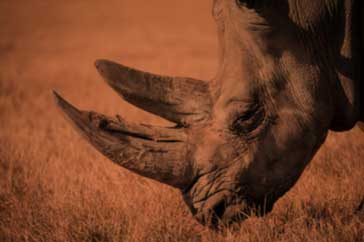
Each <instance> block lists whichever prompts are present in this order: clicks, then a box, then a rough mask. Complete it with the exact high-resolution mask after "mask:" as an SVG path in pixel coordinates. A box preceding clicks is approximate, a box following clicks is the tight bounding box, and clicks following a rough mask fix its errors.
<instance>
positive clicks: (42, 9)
mask: <svg viewBox="0 0 364 242" xmlns="http://www.w3.org/2000/svg"><path fill="white" fill-rule="evenodd" d="M210 5H211V3H210V1H208V0H200V1H198V3H197V2H196V1H192V0H186V1H182V2H181V1H163V0H155V1H141V0H133V1H131V0H123V1H107V2H106V1H105V2H102V1H96V0H92V1H87V2H86V1H62V3H61V1H55V0H50V1H40V0H31V1H6V0H4V1H0V241H4V242H8V241H14V242H18V241H75V242H76V241H77V242H78V241H105V242H111V241H135V242H137V241H150V242H152V241H153V242H157V241H206V242H207V241H208V242H210V241H212V242H215V241H290V242H291V241H292V242H294V241H297V242H298V241H317V242H323V241H338V242H339V241H340V242H360V241H364V214H363V212H361V213H360V212H359V213H356V212H355V211H356V208H357V207H358V205H359V203H360V201H361V199H362V198H363V197H364V178H363V175H364V133H362V132H361V131H360V130H359V129H358V128H355V129H353V130H352V131H350V132H346V133H330V135H329V137H328V139H327V141H326V143H325V145H324V146H323V147H322V148H321V150H320V152H319V153H318V154H317V155H316V157H315V158H314V160H313V161H312V162H311V164H310V165H309V167H308V168H307V169H306V171H305V172H304V174H303V175H302V177H301V179H300V180H299V182H298V183H297V184H296V186H295V187H294V188H293V189H292V190H291V191H290V192H289V193H287V195H286V196H284V197H283V198H282V199H280V200H279V201H278V203H277V204H276V205H275V207H274V210H273V212H272V213H271V214H269V215H268V216H266V217H264V218H256V217H252V218H249V219H248V220H247V221H246V222H245V223H243V224H242V226H241V227H240V228H239V229H235V230H228V229H227V230H226V231H224V232H222V233H220V234H216V233H214V232H211V231H208V230H207V229H206V228H203V227H201V226H199V225H198V224H197V223H196V222H195V220H194V219H193V218H192V216H191V215H190V213H189V211H188V210H187V208H186V206H185V205H184V203H183V201H182V199H181V197H180V194H179V192H178V191H176V190H173V189H172V188H169V187H167V186H164V185H161V184H158V183H156V182H153V181H150V180H147V179H144V178H141V177H138V176H136V175H134V174H131V173H130V172H128V171H126V170H124V169H122V168H120V167H117V166H115V165H113V164H112V163H111V162H110V161H108V160H107V159H106V158H104V157H103V156H102V155H100V154H99V153H97V152H96V151H95V150H94V149H93V148H92V147H90V146H89V145H88V144H86V142H84V140H82V139H81V138H80V136H79V135H78V134H77V133H76V132H74V130H73V129H72V127H71V126H70V125H69V124H68V123H67V122H65V120H64V118H63V117H62V115H61V114H60V112H59V111H58V110H57V109H56V107H55V105H54V102H53V99H52V96H51V90H52V89H56V90H58V91H60V92H61V93H62V94H64V96H65V97H66V98H68V99H69V100H71V101H72V102H74V103H75V104H77V105H78V106H80V107H83V108H84V109H94V110H97V111H99V112H104V113H106V114H110V115H114V114H117V113H118V114H120V115H123V116H125V117H126V119H128V120H130V121H134V122H141V121H143V122H149V123H152V124H166V122H165V121H163V120H160V119H159V118H157V117H155V116H152V115H150V114H147V113H144V112H142V111H140V110H137V109H136V108H134V107H132V106H130V105H128V104H127V103H125V102H123V101H122V100H120V98H119V97H118V96H117V95H116V94H115V93H114V92H113V91H112V90H111V89H110V88H108V87H107V86H106V85H105V83H104V82H103V81H102V80H101V78H99V77H98V75H97V72H96V70H95V68H94V67H93V61H94V60H95V59H97V58H109V59H114V60H116V61H119V62H121V63H125V64H128V65H131V66H136V67H138V68H140V69H145V70H149V71H152V72H157V73H162V74H172V75H189V76H193V77H196V78H204V79H208V78H211V77H212V76H213V75H214V72H215V69H216V66H217V63H216V60H217V49H216V48H217V41H216V37H215V27H214V24H213V21H212V18H211V17H210ZM191 16H192V17H191Z"/></svg>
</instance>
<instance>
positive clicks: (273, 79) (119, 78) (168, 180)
mask: <svg viewBox="0 0 364 242" xmlns="http://www.w3.org/2000/svg"><path fill="white" fill-rule="evenodd" d="M191 7H193V6H191ZM212 13H213V14H212V15H213V17H214V19H215V20H216V23H217V30H218V31H217V32H218V38H219V42H220V58H219V59H220V66H219V69H218V70H217V74H216V77H215V78H213V79H212V80H210V81H204V80H197V79H193V78H188V77H170V76H161V75H156V74H152V73H148V72H143V71H141V70H137V69H133V68H130V67H127V66H124V65H121V64H117V63H115V62H112V61H108V60H97V61H96V68H97V70H98V72H99V73H100V74H101V76H102V77H103V79H105V80H106V82H107V83H108V84H109V85H110V86H111V87H112V88H113V89H114V90H116V91H117V92H118V93H119V94H120V95H121V97H122V98H123V99H124V100H126V101H127V102H129V103H131V104H133V105H135V106H136V107H138V108H141V109H143V110H146V111H148V112H150V113H153V114H156V115H158V116H160V117H162V118H164V119H166V120H169V121H172V122H173V123H175V126H173V127H153V126H151V125H145V124H134V123H129V122H127V121H125V120H124V119H123V118H122V117H120V116H116V117H115V118H114V117H107V116H105V115H103V114H99V113H96V112H93V111H81V110H79V109H77V108H76V107H74V106H73V105H72V104H70V103H69V102H67V101H66V100H65V99H63V98H62V97H61V96H60V95H59V94H57V93H56V92H55V97H56V100H57V103H58V106H59V107H60V108H61V110H63V112H64V113H66V116H67V117H68V118H69V119H70V120H71V122H72V123H74V124H75V126H76V127H77V129H78V130H79V131H80V133H81V134H82V135H83V136H84V137H85V138H86V139H87V140H88V142H90V143H91V144H92V145H93V146H94V147H95V148H96V149H97V150H99V151H100V152H101V153H102V154H104V155H105V156H106V157H108V158H109V159H110V160H112V161H113V162H115V163H116V164H118V165H120V166H122V167H124V168H126V169H128V170H130V171H132V172H134V173H136V174H139V175H141V176H144V177H147V178H151V179H154V180H157V181H159V182H161V183H164V184H167V185H170V186H172V187H174V188H177V189H179V190H180V191H181V194H182V196H183V198H184V201H185V202H186V204H187V205H188V207H189V209H190V210H191V212H192V214H193V215H194V217H195V218H196V219H197V220H198V221H199V222H200V223H202V224H204V225H209V226H211V227H213V228H216V227H217V225H218V224H220V223H221V222H222V223H227V224H230V223H231V222H236V221H242V220H244V219H245V218H246V214H247V213H249V211H256V212H257V213H259V214H265V213H267V212H269V211H271V210H272V208H273V205H274V203H275V202H276V201H277V199H278V198H280V197H281V196H283V195H284V194H285V193H286V192H287V191H288V190H289V189H290V188H291V187H292V186H293V185H294V184H295V183H296V182H297V180H298V179H299V177H300V175H301V174H302V172H303V170H304V168H305V167H306V165H307V164H308V163H309V161H310V160H311V159H312V157H313V156H314V154H315V153H316V151H317V150H318V149H319V147H320V146H321V144H322V143H323V142H324V141H325V138H326V136H327V133H328V131H329V130H334V131H345V130H349V129H351V128H353V127H354V126H355V125H356V124H357V123H358V122H360V121H363V120H364V112H361V111H362V110H361V108H362V106H361V105H363V96H364V95H362V96H360V94H361V93H360V92H361V91H362V89H363V86H361V82H360V60H361V58H362V55H361V53H360V51H361V49H360V45H361V41H362V38H363V35H362V34H363V31H362V29H361V28H362V25H361V24H362V23H363V18H362V16H363V3H362V1H360V0H245V1H244V0H214V1H213V10H212ZM126 115H127V114H126ZM263 211H264V213H263Z"/></svg>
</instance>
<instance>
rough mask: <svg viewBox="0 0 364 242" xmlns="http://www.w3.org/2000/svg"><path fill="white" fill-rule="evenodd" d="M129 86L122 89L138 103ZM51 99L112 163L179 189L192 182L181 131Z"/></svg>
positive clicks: (190, 168)
mask: <svg viewBox="0 0 364 242" xmlns="http://www.w3.org/2000/svg"><path fill="white" fill-rule="evenodd" d="M129 74H131V73H129ZM130 85H131V86H129V88H125V89H122V90H123V91H124V90H125V91H128V92H129V93H130V94H131V95H132V97H131V98H132V100H137V101H141V99H138V97H137V96H136V95H133V93H134V91H135V90H134V89H133V88H132V87H133V86H132V84H130ZM138 85H140V84H138ZM134 87H136V86H134ZM149 88H151V87H149ZM144 91H145V90H144ZM54 96H55V98H56V101H57V104H58V106H59V107H60V108H61V110H62V111H63V112H64V113H65V114H66V116H67V118H68V119H69V120H70V121H71V122H72V123H73V124H74V126H75V127H76V128H77V130H78V131H79V132H80V133H81V134H82V135H83V136H84V137H85V138H86V139H87V140H88V141H89V142H90V143H91V144H92V145H93V146H94V147H95V148H96V149H97V150H99V151H100V152H101V153H102V154H104V155H105V156H106V157H108V158H109V159H111V160H112V161H113V162H115V163H116V164H118V165H120V166H122V167H124V168H126V169H128V170H130V171H133V172H135V173H137V174H139V175H141V176H145V177H148V178H151V179H154V180H157V181H159V182H162V183H165V184H168V185H171V186H173V187H177V188H180V189H183V188H185V187H186V186H188V185H189V184H191V183H192V181H193V178H194V175H193V171H192V167H193V166H192V165H191V163H190V162H189V158H188V150H187V148H188V147H187V143H186V134H185V129H184V128H178V129H177V128H159V127H151V126H146V125H135V124H129V123H127V122H126V121H125V120H122V119H121V118H120V117H118V118H110V117H106V116H105V115H102V114H99V113H95V112H89V111H80V110H78V109H77V108H76V107H74V106H73V105H71V104H70V103H68V102H67V101H66V100H65V99H63V98H62V97H61V96H60V95H59V94H58V93H56V92H54ZM152 97H153V95H152Z"/></svg>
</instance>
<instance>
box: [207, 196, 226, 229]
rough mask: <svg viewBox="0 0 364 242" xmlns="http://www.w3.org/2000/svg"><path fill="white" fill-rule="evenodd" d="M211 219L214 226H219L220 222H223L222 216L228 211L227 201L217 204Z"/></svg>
mask: <svg viewBox="0 0 364 242" xmlns="http://www.w3.org/2000/svg"><path fill="white" fill-rule="evenodd" d="M211 210H212V211H211V212H212V213H211V215H210V216H211V217H210V223H211V225H213V226H217V225H218V224H219V222H220V221H221V218H222V216H223V215H224V213H225V210H226V201H225V200H223V201H221V202H219V203H217V204H216V205H215V206H214V207H213V208H212V209H211Z"/></svg>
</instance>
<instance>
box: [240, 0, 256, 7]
mask: <svg viewBox="0 0 364 242" xmlns="http://www.w3.org/2000/svg"><path fill="white" fill-rule="evenodd" d="M255 2H256V1H255V0H236V4H237V5H238V6H239V7H243V6H245V7H247V8H254V6H255Z"/></svg>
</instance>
